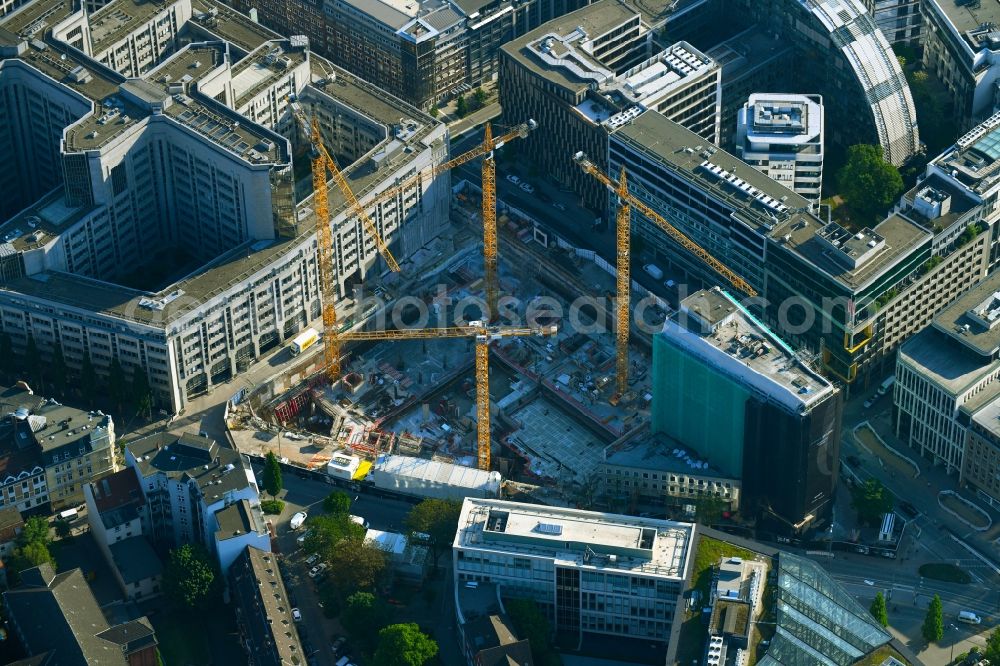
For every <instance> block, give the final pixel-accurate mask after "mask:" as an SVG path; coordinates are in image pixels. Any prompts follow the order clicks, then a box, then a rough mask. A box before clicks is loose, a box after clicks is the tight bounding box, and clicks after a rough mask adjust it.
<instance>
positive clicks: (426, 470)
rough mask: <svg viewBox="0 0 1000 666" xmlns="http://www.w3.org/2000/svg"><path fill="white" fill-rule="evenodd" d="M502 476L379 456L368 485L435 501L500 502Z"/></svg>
mask: <svg viewBox="0 0 1000 666" xmlns="http://www.w3.org/2000/svg"><path fill="white" fill-rule="evenodd" d="M502 480H503V479H502V478H501V476H500V472H485V471H483V470H479V469H474V468H472V467H464V466H462V465H454V464H451V463H446V462H440V461H437V460H426V459H424V458H414V457H411V456H397V455H386V456H380V457H379V459H378V461H377V462H376V463H375V465H374V466H373V467H372V470H371V472H370V473H369V474H368V477H367V479H366V481H368V482H370V483H372V484H373V485H374V486H375V487H376V488H381V489H383V490H390V491H393V492H399V493H406V494H408V495H415V496H418V497H429V498H434V499H462V498H463V497H479V498H498V497H499V496H500V484H501V482H502Z"/></svg>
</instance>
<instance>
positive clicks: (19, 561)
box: [10, 541, 56, 576]
mask: <svg viewBox="0 0 1000 666" xmlns="http://www.w3.org/2000/svg"><path fill="white" fill-rule="evenodd" d="M46 562H48V563H49V564H51V565H52V567H53V568H55V566H56V562H55V560H54V559H53V557H52V553H50V552H49V548H48V546H46V545H45V544H44V543H41V542H40V541H32V542H31V543H27V544H25V545H23V546H19V547H17V548H15V549H14V554H13V555H12V557H11V561H10V569H11V570H12V571H13V572H14V573H16V574H18V576H20V574H21V572H22V571H24V570H25V569H30V568H32V567H37V566H38V565H39V564H45V563H46Z"/></svg>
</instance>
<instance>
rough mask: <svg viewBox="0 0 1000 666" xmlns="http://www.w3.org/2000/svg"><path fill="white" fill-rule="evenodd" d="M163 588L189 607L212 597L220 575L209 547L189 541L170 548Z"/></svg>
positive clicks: (179, 602)
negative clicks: (206, 548)
mask: <svg viewBox="0 0 1000 666" xmlns="http://www.w3.org/2000/svg"><path fill="white" fill-rule="evenodd" d="M163 588H164V591H165V592H166V593H167V595H168V596H169V597H170V598H172V599H173V600H174V601H175V602H177V603H178V604H180V605H182V606H186V607H188V608H195V607H197V606H201V605H202V604H204V603H205V602H206V601H209V600H211V599H212V598H213V597H214V596H215V593H216V590H217V589H218V576H217V575H216V570H215V563H214V562H213V561H212V558H211V556H210V555H209V554H208V551H206V550H205V548H204V547H202V546H200V545H197V544H190V543H186V544H184V545H183V546H181V547H180V548H175V549H174V550H172V551H170V557H169V558H168V560H167V566H166V567H165V569H164V571H163Z"/></svg>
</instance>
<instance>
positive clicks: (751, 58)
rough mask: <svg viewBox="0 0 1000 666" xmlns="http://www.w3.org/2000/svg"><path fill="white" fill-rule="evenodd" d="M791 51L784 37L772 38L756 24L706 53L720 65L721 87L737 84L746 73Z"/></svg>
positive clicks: (770, 65)
mask: <svg viewBox="0 0 1000 666" xmlns="http://www.w3.org/2000/svg"><path fill="white" fill-rule="evenodd" d="M791 52H792V46H791V44H789V43H788V41H787V40H782V39H774V38H773V37H771V35H770V34H769V33H768V31H767V30H766V29H765V28H764V27H762V26H759V25H755V26H753V27H751V28H749V29H747V30H744V31H743V32H741V33H739V34H738V35H734V36H732V37H730V38H729V39H727V40H726V41H724V42H721V43H719V44H716V45H715V46H713V47H712V48H710V49H708V50H707V51H705V54H706V55H707V56H708V57H710V58H712V59H713V60H715V62H717V63H719V67H721V68H722V87H723V88H726V87H727V86H732V85H737V84H738V82H739V81H740V80H741V79H742V78H743V77H745V76H749V75H751V74H753V72H755V71H757V70H758V69H760V68H761V67H765V66H768V67H773V66H774V65H773V64H771V63H772V62H773V61H774V60H777V59H779V58H783V57H785V56H786V55H788V54H789V53H791Z"/></svg>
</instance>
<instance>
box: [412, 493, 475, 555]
mask: <svg viewBox="0 0 1000 666" xmlns="http://www.w3.org/2000/svg"><path fill="white" fill-rule="evenodd" d="M461 513H462V505H461V503H459V502H456V501H455V500H441V499H426V500H424V501H423V502H421V503H420V504H417V505H416V506H415V507H413V508H412V509H410V513H409V514H407V516H406V528H407V529H408V530H409V531H410V532H411V533H413V532H421V533H423V534H426V535H427V536H429V537H430V539H429V542H430V547H431V555H432V556H433V557H434V568H435V569H436V568H437V566H438V560H439V559H440V558H441V554H442V553H443V552H445V550H447V549H448V548H450V547H451V544H452V542H453V541H454V540H455V532H456V531H457V530H458V516H459V514H461Z"/></svg>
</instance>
